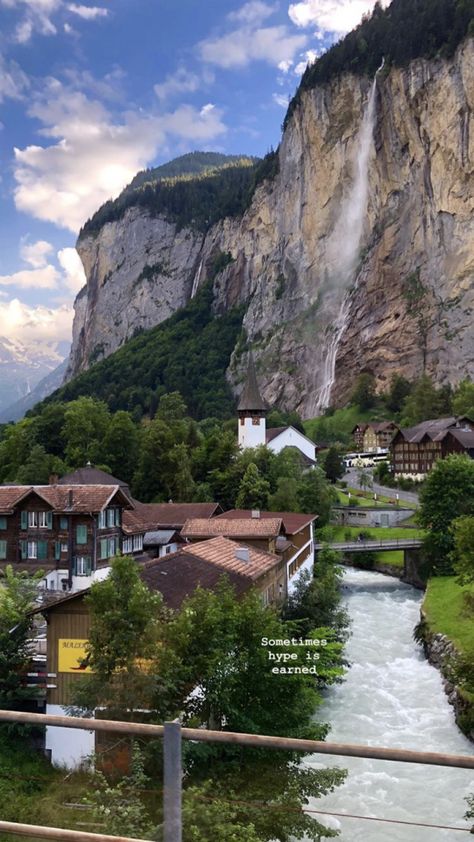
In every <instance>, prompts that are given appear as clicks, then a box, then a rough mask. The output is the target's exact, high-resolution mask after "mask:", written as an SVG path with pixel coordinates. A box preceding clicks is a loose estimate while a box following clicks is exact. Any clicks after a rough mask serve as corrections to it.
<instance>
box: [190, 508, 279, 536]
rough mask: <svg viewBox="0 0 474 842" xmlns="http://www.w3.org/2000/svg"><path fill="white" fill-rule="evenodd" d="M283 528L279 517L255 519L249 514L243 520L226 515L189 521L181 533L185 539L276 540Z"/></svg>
mask: <svg viewBox="0 0 474 842" xmlns="http://www.w3.org/2000/svg"><path fill="white" fill-rule="evenodd" d="M281 528H282V520H281V518H279V517H276V516H275V517H272V518H253V517H251V513H250V512H249V513H248V514H247V515H244V516H243V517H242V518H226V517H225V515H220V517H214V518H210V519H209V520H205V519H203V518H193V519H190V520H187V521H186V523H185V524H184V527H183V529H182V531H181V534H182V536H183V538H204V537H211V536H215V535H224V536H225V537H226V538H242V539H244V538H254V539H255V538H257V539H258V538H276V537H277V536H278V535H279V534H280V532H281Z"/></svg>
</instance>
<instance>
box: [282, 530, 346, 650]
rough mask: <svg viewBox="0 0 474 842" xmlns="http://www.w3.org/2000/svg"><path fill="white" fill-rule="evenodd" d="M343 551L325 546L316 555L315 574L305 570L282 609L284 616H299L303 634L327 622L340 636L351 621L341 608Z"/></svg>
mask: <svg viewBox="0 0 474 842" xmlns="http://www.w3.org/2000/svg"><path fill="white" fill-rule="evenodd" d="M340 562H341V555H340V553H338V552H337V551H336V550H332V549H331V548H330V547H329V546H324V547H323V548H322V549H321V550H319V552H318V553H317V555H316V560H315V563H314V570H313V575H311V573H310V572H309V571H308V570H303V571H302V572H301V573H300V575H299V576H298V579H297V580H296V584H295V587H294V590H293V593H292V594H291V595H290V596H289V597H288V600H287V603H286V605H285V607H284V609H283V617H284V619H285V620H298V628H299V629H300V632H301V634H302V635H308V634H309V633H310V632H311V630H312V629H314V628H318V627H319V626H328V627H330V628H332V629H334V630H335V631H336V633H337V635H338V637H340V638H344V637H345V634H344V631H345V629H346V627H347V624H348V617H347V613H346V612H345V611H344V610H343V609H341V607H340V603H341V581H342V569H341V567H340V566H339V565H340Z"/></svg>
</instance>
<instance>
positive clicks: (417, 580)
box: [314, 538, 426, 588]
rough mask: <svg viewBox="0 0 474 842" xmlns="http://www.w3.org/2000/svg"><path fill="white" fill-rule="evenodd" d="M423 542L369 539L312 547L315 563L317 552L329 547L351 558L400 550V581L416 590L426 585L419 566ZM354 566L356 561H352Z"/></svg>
mask: <svg viewBox="0 0 474 842" xmlns="http://www.w3.org/2000/svg"><path fill="white" fill-rule="evenodd" d="M422 544H423V540H422V539H421V538H386V539H378V540H374V539H371V538H361V539H357V538H356V539H355V540H351V541H328V542H326V543H324V544H323V543H317V544H315V546H314V558H315V561H317V558H318V552H319V550H322V549H323V547H328V546H329V547H331V549H332V550H338V552H340V553H342V554H343V555H344V554H346V553H347V554H349V553H350V555H351V556H352V557H353V555H354V554H356V553H366V552H374V553H376V552H384V551H387V550H401V551H402V552H403V573H402V576H401V579H402V581H403V582H408V583H409V584H410V585H414V586H415V587H416V588H424V587H425V585H426V579H425V574H424V573H423V572H422V565H421V552H420V550H421V547H422ZM354 564H355V565H356V566H357V564H356V560H355V559H354Z"/></svg>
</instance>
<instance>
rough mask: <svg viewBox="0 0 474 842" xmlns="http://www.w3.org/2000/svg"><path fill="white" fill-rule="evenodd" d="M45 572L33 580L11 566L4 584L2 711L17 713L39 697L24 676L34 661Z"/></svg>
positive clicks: (0, 597) (0, 611)
mask: <svg viewBox="0 0 474 842" xmlns="http://www.w3.org/2000/svg"><path fill="white" fill-rule="evenodd" d="M41 576H42V573H41V571H40V572H39V573H38V574H37V575H35V576H30V575H28V574H26V573H14V571H13V567H12V566H11V565H10V564H8V565H7V566H6V568H5V572H4V574H3V577H2V579H1V580H0V708H3V709H7V710H8V709H10V710H11V709H16V708H17V707H18V706H19V705H21V703H22V702H24V701H25V700H27V699H32V698H34V697H35V696H36V690H35V689H34V688H28V687H25V684H24V676H25V673H26V672H27V667H28V664H29V662H30V660H31V648H30V638H31V634H32V628H33V617H32V615H31V613H30V612H31V611H32V610H33V608H34V607H35V597H36V596H37V593H38V579H39V578H41Z"/></svg>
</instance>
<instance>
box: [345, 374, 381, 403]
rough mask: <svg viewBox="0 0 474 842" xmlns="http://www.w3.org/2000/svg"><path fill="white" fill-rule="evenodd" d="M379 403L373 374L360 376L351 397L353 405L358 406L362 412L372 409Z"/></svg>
mask: <svg viewBox="0 0 474 842" xmlns="http://www.w3.org/2000/svg"><path fill="white" fill-rule="evenodd" d="M376 402H377V394H376V391H375V377H374V375H373V374H368V373H364V374H360V375H359V377H358V378H357V382H356V385H355V389H354V391H353V393H352V395H351V403H354V404H357V406H358V407H359V409H361V410H362V412H365V410H367V409H371V408H372V407H373V406H375V404H376Z"/></svg>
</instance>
